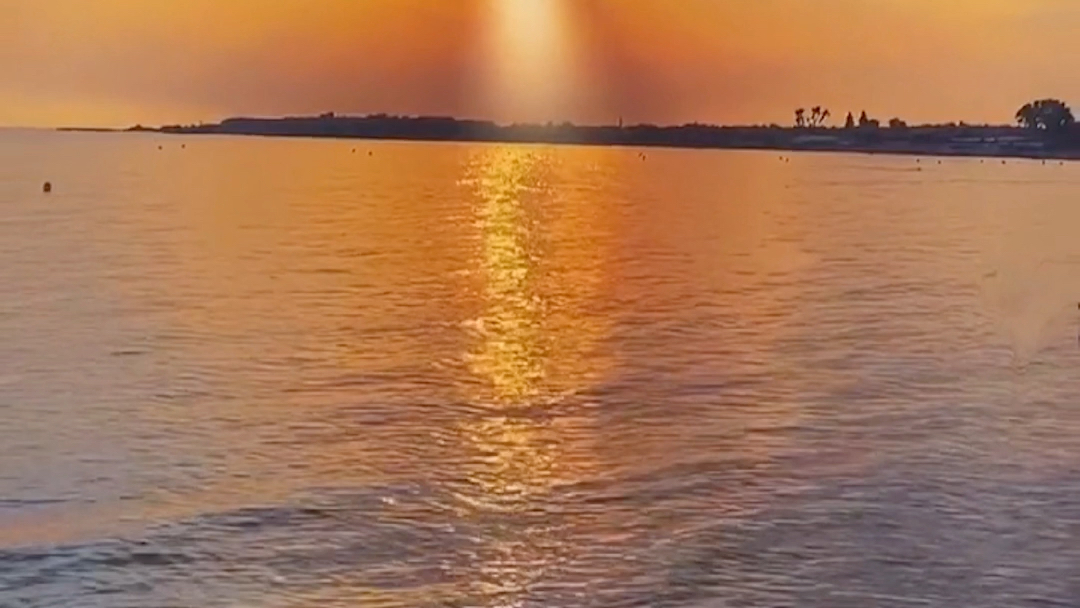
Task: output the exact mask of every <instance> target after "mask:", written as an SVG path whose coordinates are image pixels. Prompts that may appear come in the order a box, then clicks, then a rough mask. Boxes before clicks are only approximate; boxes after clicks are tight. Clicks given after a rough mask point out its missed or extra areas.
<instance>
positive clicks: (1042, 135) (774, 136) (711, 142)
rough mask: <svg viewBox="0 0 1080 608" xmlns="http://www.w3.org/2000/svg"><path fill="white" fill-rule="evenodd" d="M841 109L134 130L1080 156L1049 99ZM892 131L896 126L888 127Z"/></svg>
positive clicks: (343, 119) (277, 122)
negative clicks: (766, 117) (971, 120)
mask: <svg viewBox="0 0 1080 608" xmlns="http://www.w3.org/2000/svg"><path fill="white" fill-rule="evenodd" d="M831 117H832V112H831V111H830V110H829V109H828V108H826V107H824V106H820V105H818V106H813V107H811V108H809V110H807V109H806V108H798V109H797V110H796V111H795V124H794V127H790V126H789V127H783V126H780V125H777V124H770V125H751V126H720V125H711V124H701V123H688V124H683V125H677V126H658V125H654V124H628V125H625V126H624V125H623V124H622V122H621V121H620V122H619V124H617V125H597V126H583V125H574V124H571V123H568V122H563V123H550V122H549V123H546V124H511V125H502V124H497V123H495V122H492V121H482V120H463V119H458V118H453V117H447V116H395V115H388V114H372V115H367V116H341V115H336V114H334V113H332V112H327V113H324V114H321V115H317V116H292V117H282V118H229V119H226V120H223V121H222V122H220V123H211V124H198V125H172V126H165V127H161V128H160V129H150V128H147V127H142V126H137V127H133V128H132V129H131V130H154V131H161V132H164V133H182V134H196V133H211V134H213V133H216V134H233V135H268V136H291V137H343V138H360V139H396V140H421V141H490V142H535V143H574V144H589V145H634V146H667V147H680V148H741V149H782V150H793V149H795V150H801V149H806V150H838V151H842V150H853V151H882V152H900V153H936V152H940V153H955V154H1005V155H1010V154H1022V155H1024V154H1031V155H1038V154H1050V153H1057V152H1056V151H1063V152H1068V153H1069V154H1073V151H1075V153H1076V154H1078V155H1080V128H1077V127H1076V125H1075V120H1074V117H1073V114H1072V111H1071V110H1070V109H1069V107H1068V105H1066V104H1065V103H1064V102H1062V101H1060V100H1056V99H1042V100H1036V101H1032V102H1030V103H1028V104H1025V105H1024V106H1023V107H1021V108H1020V109H1019V110H1017V112H1016V115H1015V119H1016V123H1015V125H1016V126H1010V125H969V124H965V123H962V122H961V123H947V124H937V125H908V123H907V122H905V121H904V120H901V119H900V118H892V119H890V120H888V121H887V123H886V124H885V125H883V124H882V123H881V121H879V120H878V119H876V118H873V117H871V116H870V115H869V114H868V113H867V112H866V111H861V112H859V114H858V116H856V115H855V114H854V113H852V112H848V113H847V114H846V116H845V120H844V125H843V128H838V127H832V126H828V122H829V120H830V118H831ZM886 127H887V128H886Z"/></svg>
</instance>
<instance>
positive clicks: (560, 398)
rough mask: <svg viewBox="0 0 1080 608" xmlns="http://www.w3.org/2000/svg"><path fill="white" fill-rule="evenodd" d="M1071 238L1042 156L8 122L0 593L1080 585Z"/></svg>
mask: <svg viewBox="0 0 1080 608" xmlns="http://www.w3.org/2000/svg"><path fill="white" fill-rule="evenodd" d="M46 181H48V182H50V183H51V185H52V191H51V192H48V193H46V192H43V184H44V182H46ZM1078 231H1080V165H1077V164H1069V163H1066V164H1061V163H1058V162H1056V161H1047V162H1045V163H1044V162H1041V161H1029V160H1008V159H1006V160H1002V159H993V160H991V159H983V160H980V159H978V158H949V159H940V160H939V159H934V158H929V157H922V158H919V157H913V156H895V157H894V156H885V155H852V154H829V153H786V152H776V151H774V152H765V151H708V150H671V149H642V148H611V147H574V146H548V145H504V144H472V143H470V144H455V143H418V142H383V141H364V140H330V139H302V138H283V139H274V138H256V137H225V136H166V135H158V134H123V133H60V132H51V131H17V130H9V131H0V606H3V607H4V608H9V607H10V608H44V607H54V606H58V607H67V606H72V607H80V608H81V607H89V608H189V607H190V608H307V607H311V608H315V607H319V608H324V607H346V606H348V607H353V606H363V607H385V608H391V607H394V608H397V607H401V608H405V607H436V606H439V607H442V606H453V607H474V606H475V607H491V608H526V607H528V608H531V607H537V608H540V607H559V608H561V607H567V608H573V607H598V608H606V607H613V608H614V607H709V608H713V607H715V608H722V607H723V608H726V607H792V608H796V607H798V608H801V607H811V608H817V607H820V608H847V607H850V608H863V607H884V608H893V607H895V608H906V607H911V606H920V607H921V606H941V607H949V608H953V607H961V606H962V607H968V608H982V607H985V608H990V607H1006V606H1007V607H1011V608H1016V607H1028V606H1030V607H1051V606H1062V607H1065V606H1080V337H1078V336H1080V334H1078V330H1080V310H1078V305H1077V302H1078V301H1080V238H1078V237H1077V234H1078Z"/></svg>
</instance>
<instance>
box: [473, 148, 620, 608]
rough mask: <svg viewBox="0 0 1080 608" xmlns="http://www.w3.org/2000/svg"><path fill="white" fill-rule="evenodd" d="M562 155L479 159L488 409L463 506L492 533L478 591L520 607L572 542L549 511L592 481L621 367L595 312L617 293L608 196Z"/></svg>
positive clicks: (478, 325) (477, 342)
mask: <svg viewBox="0 0 1080 608" xmlns="http://www.w3.org/2000/svg"><path fill="white" fill-rule="evenodd" d="M576 166H577V168H573V169H568V168H566V167H565V166H563V165H561V164H560V162H559V159H558V158H556V157H555V156H554V155H549V154H545V153H544V152H543V151H542V149H537V148H525V147H498V148H489V149H486V150H484V151H483V152H481V153H479V154H478V155H477V156H476V157H475V158H474V159H473V161H472V162H471V164H470V166H469V168H468V171H467V178H466V179H465V180H464V181H463V186H465V187H466V188H469V189H471V192H472V196H473V198H474V201H475V203H474V218H475V223H474V226H475V263H474V268H475V273H474V275H473V279H474V281H473V284H472V285H473V291H474V298H475V299H476V300H477V303H478V308H479V311H480V314H479V317H478V318H476V319H474V320H472V321H470V322H469V323H467V327H468V329H469V333H470V336H471V346H470V347H469V350H468V352H467V353H466V354H465V360H466V363H467V365H468V369H469V371H470V373H471V375H472V376H473V377H474V378H475V380H476V382H475V383H474V384H471V385H470V386H469V387H468V388H467V392H468V394H467V397H468V399H469V401H470V403H472V404H473V406H474V407H475V408H476V410H477V411H478V414H477V415H475V416H471V417H468V418H467V419H466V420H464V421H463V422H462V424H461V428H460V431H461V437H462V440H463V441H464V444H465V446H466V449H467V450H468V451H469V452H470V453H471V454H472V456H471V457H470V458H469V459H468V461H467V462H468V463H469V464H468V465H467V466H468V467H469V470H468V471H467V472H466V479H467V481H468V485H469V488H468V489H467V490H466V491H464V492H463V493H462V494H461V496H460V498H461V499H462V501H463V502H464V503H465V504H467V505H468V506H469V508H468V510H469V511H470V512H471V514H472V516H474V517H476V518H478V519H480V520H481V521H484V522H488V523H489V525H491V528H490V531H491V533H490V534H488V535H486V537H485V542H486V547H485V549H484V550H483V551H481V552H480V555H479V560H480V562H481V563H480V564H478V565H477V572H478V574H479V576H478V579H479V580H477V581H475V582H474V584H473V586H474V589H473V591H474V592H475V593H478V594H479V595H481V596H483V597H485V598H487V599H489V600H490V602H491V603H492V605H499V606H513V605H517V603H518V601H519V600H518V599H515V598H520V597H521V595H522V594H523V593H525V592H526V591H527V590H528V588H529V587H530V585H532V584H534V583H535V582H536V581H538V580H539V579H540V578H541V577H543V576H544V574H545V573H546V572H548V571H549V570H550V569H551V568H553V567H554V566H555V565H556V564H557V563H558V562H559V560H560V555H561V554H563V553H564V552H565V551H566V550H568V547H566V546H565V543H564V542H562V541H560V536H559V534H560V533H559V526H558V524H557V523H556V522H555V521H554V520H553V519H554V518H552V517H548V516H546V515H545V505H547V504H548V501H550V500H551V495H552V493H553V492H554V491H555V490H556V489H557V488H558V487H559V486H561V485H565V484H569V483H573V482H575V481H578V480H580V479H582V478H583V477H585V476H587V475H588V474H589V470H590V469H591V468H593V466H592V465H591V464H590V463H591V462H594V459H595V455H594V452H593V445H592V442H593V438H594V435H595V430H594V429H593V426H592V425H593V421H592V420H591V418H590V417H589V416H588V414H587V411H583V410H586V408H587V404H584V403H579V401H581V399H575V397H579V396H580V395H581V393H582V392H583V391H585V390H587V389H589V388H590V387H591V386H593V385H594V383H595V382H596V381H597V380H598V379H599V378H601V377H602V375H603V372H604V370H605V369H606V367H607V365H608V364H609V363H608V361H607V358H606V357H605V356H604V355H603V353H602V341H603V339H604V337H605V335H606V333H607V332H608V331H609V326H608V323H607V320H606V319H605V317H604V316H603V315H601V314H599V313H598V312H597V311H596V310H595V309H594V306H595V305H596V303H597V301H598V300H599V295H600V293H599V290H600V289H601V288H602V287H603V284H604V276H603V267H602V264H603V259H604V246H603V239H602V238H598V237H600V236H601V235H602V231H603V230H604V227H603V222H602V219H603V218H602V215H601V214H602V208H603V206H604V205H606V201H600V200H598V199H597V198H594V197H592V196H589V194H590V192H589V191H587V190H581V189H575V188H574V187H573V186H571V185H569V181H570V180H569V179H568V178H570V177H571V176H568V175H566V174H565V173H564V172H565V171H579V170H581V169H580V166H588V167H591V168H592V169H594V170H595V169H596V168H598V167H602V166H603V165H602V163H600V164H597V163H593V164H585V165H576Z"/></svg>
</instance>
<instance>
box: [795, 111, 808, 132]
mask: <svg viewBox="0 0 1080 608" xmlns="http://www.w3.org/2000/svg"><path fill="white" fill-rule="evenodd" d="M795 126H796V127H805V126H806V109H805V108H799V109H797V110H795Z"/></svg>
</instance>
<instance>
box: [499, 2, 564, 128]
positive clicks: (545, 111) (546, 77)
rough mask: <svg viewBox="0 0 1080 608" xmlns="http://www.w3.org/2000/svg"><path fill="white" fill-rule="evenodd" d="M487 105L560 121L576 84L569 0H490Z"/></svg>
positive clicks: (518, 115) (525, 116) (531, 117)
mask: <svg viewBox="0 0 1080 608" xmlns="http://www.w3.org/2000/svg"><path fill="white" fill-rule="evenodd" d="M489 6H490V13H489V14H490V16H491V20H490V22H489V28H488V32H489V33H488V35H489V40H490V43H489V45H488V48H487V49H486V57H487V58H488V61H489V62H490V65H489V69H488V79H489V82H488V86H487V87H486V90H487V91H488V96H489V104H491V105H492V106H493V108H492V109H493V110H495V111H496V113H498V114H501V115H509V116H513V117H515V118H518V119H525V120H559V119H561V118H563V116H562V115H561V114H562V113H563V112H565V110H566V108H567V106H568V104H569V100H570V98H571V97H572V96H573V95H574V93H575V90H576V89H577V85H578V82H577V78H578V75H577V73H576V69H575V63H574V61H573V55H574V41H573V37H572V35H571V28H570V25H571V24H570V23H569V19H568V17H567V10H566V0H490V4H489Z"/></svg>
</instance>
